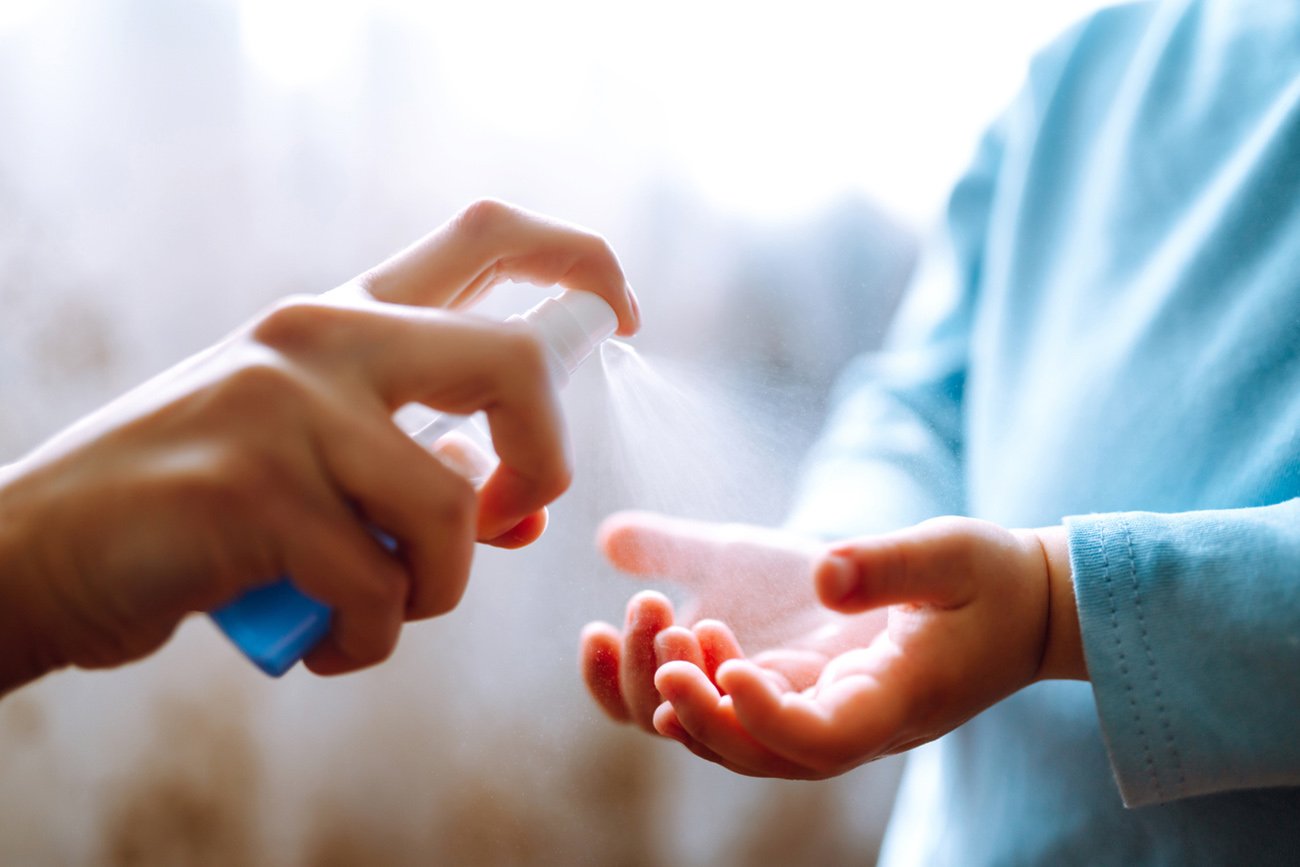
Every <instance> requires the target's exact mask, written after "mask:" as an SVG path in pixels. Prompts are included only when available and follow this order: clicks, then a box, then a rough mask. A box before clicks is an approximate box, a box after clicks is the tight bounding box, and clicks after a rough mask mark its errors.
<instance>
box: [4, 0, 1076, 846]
mask: <svg viewBox="0 0 1300 867" xmlns="http://www.w3.org/2000/svg"><path fill="white" fill-rule="evenodd" d="M1097 5H1100V4H1098V3H1096V2H1095V0H1048V2H1044V0H988V2H983V3H969V2H958V0H912V2H909V3H897V2H886V0H859V2H829V0H806V2H803V3H799V4H792V3H768V2H761V0H746V2H739V0H737V2H729V0H728V2H723V0H716V2H715V0H693V2H688V0H660V2H657V3H653V4H650V3H612V2H609V0H601V2H597V0H551V2H539V0H532V2H528V0H486V2H484V0H480V2H441V0H430V2H418V0H373V2H362V0H96V2H92V0H86V2H80V3H78V2H63V0H0V462H5V461H10V460H13V459H16V458H17V457H19V456H20V455H22V454H23V453H24V452H25V451H26V450H27V449H29V448H31V447H32V446H34V445H35V444H37V443H38V442H40V441H41V439H43V438H44V437H46V436H48V435H49V434H51V433H52V432H54V431H55V430H57V429H58V428H60V427H61V426H63V425H65V424H67V423H68V422H70V421H72V420H73V419H75V418H76V417H77V416H79V415H80V414H82V413H85V412H87V411H89V410H91V409H93V408H94V407H96V406H98V405H99V404H101V403H103V402H105V401H107V400H108V399H110V398H111V397H113V396H114V395H116V394H118V393H120V392H121V391H123V390H125V389H127V388H129V387H131V386H132V385H135V384H137V383H139V382H140V381H142V380H144V379H145V378H147V377H148V376H150V375H151V374H153V373H155V372H157V371H159V370H161V369H163V368H164V367H166V366H168V365H170V364H172V363H174V362H176V361H178V360H180V359H181V358H183V357H185V356H186V355H188V354H190V353H193V352H195V351H197V350H198V349H200V348H202V347H204V346H206V345H207V344H209V343H211V342H213V341H214V340H217V339H219V338H220V337H221V336H222V335H224V334H225V333H227V332H228V331H230V330H231V329H232V328H234V327H236V326H237V325H238V324H239V323H241V322H242V321H244V320H246V319H247V318H249V317H250V316H252V315H254V314H255V313H256V312H257V311H258V310H259V309H260V308H261V307H263V306H264V305H265V304H267V303H268V302H270V301H271V300H272V299H274V298H276V297H278V296H281V295H284V294H286V293H290V292H320V291H324V290H326V289H329V288H330V287H332V286H335V285H337V284H339V283H341V282H343V281H344V280H346V279H348V278H349V277H351V276H353V275H354V274H356V273H357V272H359V271H361V270H362V269H364V268H365V267H367V266H369V265H371V264H373V263H375V262H377V261H379V260H380V259H382V258H384V257H385V256H387V255H388V254H390V253H392V252H394V251H395V250H396V249H398V248H400V247H402V246H404V245H405V244H406V243H409V242H410V241H412V240H414V239H415V238H417V237H419V236H420V235H422V234H424V233H425V232H427V231H428V230H429V229H431V228H433V227H434V226H436V225H437V224H439V223H441V222H442V221H443V220H445V219H447V218H448V217H449V216H451V215H452V214H453V213H454V212H455V211H456V210H457V209H458V208H460V207H461V206H463V205H464V204H466V203H467V202H468V201H470V200H471V199H473V198H475V197H478V196H483V195H492V196H497V197H500V198H504V199H507V200H510V201H513V202H517V203H519V204H522V205H524V206H527V207H529V208H532V209H535V210H539V211H543V212H547V213H550V214H554V215H556V216H559V217H562V218H565V219H568V220H571V221H574V222H578V223H582V224H584V225H587V226H590V227H592V228H595V229H597V230H598V231H600V232H602V233H603V234H605V235H606V237H608V238H609V239H610V241H611V242H612V243H613V245H614V247H615V249H617V250H618V251H619V254H620V256H621V258H622V261H623V264H624V266H625V269H626V271H627V273H628V275H629V277H630V279H631V281H632V283H633V285H634V286H635V287H636V289H637V290H638V292H639V295H640V298H641V301H642V307H643V313H644V320H645V331H644V333H643V335H642V336H640V337H638V338H636V340H635V341H634V342H635V345H636V346H637V348H638V350H639V351H641V352H642V353H643V354H644V355H646V356H647V357H648V358H650V359H651V362H650V363H651V365H652V367H653V369H654V370H655V371H656V372H657V374H656V375H657V376H661V377H662V381H661V382H660V383H659V384H658V385H656V386H655V387H654V388H651V389H648V390H647V391H646V393H645V394H643V395H641V398H640V399H639V400H638V401H634V404H635V407H636V408H637V412H638V413H640V414H639V415H637V416H636V417H635V418H634V419H633V422H635V424H636V427H637V433H638V437H637V438H636V440H635V441H634V443H633V446H629V444H628V442H625V441H622V439H621V438H625V437H626V434H627V430H626V427H627V424H628V418H627V417H626V415H627V414H626V412H624V413H622V420H621V422H616V420H615V418H614V417H615V416H616V415H618V414H617V413H614V412H612V411H611V406H612V403H611V393H610V388H611V387H615V388H620V387H626V386H625V385H620V384H619V383H617V382H611V381H609V379H608V378H607V377H605V376H604V375H603V374H602V370H601V369H600V367H599V366H598V365H594V364H593V365H589V366H588V367H590V368H591V369H590V370H588V369H584V370H583V371H580V374H579V376H577V377H575V381H574V383H573V384H572V386H571V387H570V389H569V391H568V393H567V394H566V403H567V408H568V411H569V418H570V423H571V427H572V433H573V437H574V441H575V448H576V451H577V455H578V474H577V479H576V481H575V484H574V487H573V489H572V490H571V491H570V492H569V493H568V494H566V495H565V497H564V498H563V499H561V500H560V501H559V502H558V503H557V504H556V505H555V506H554V507H553V510H552V519H553V520H552V526H551V528H550V530H549V531H548V533H547V534H546V536H545V537H544V538H543V539H542V540H541V541H540V542H539V543H537V544H536V545H534V546H532V547H531V548H530V549H527V550H524V551H519V552H501V551H496V550H482V551H480V552H479V557H478V560H477V562H476V565H475V575H474V579H473V581H472V582H471V585H470V590H469V592H468V594H467V596H466V599H465V602H464V604H463V605H462V606H461V607H460V608H459V609H458V610H457V611H455V612H454V613H452V614H451V615H449V616H447V617H445V618H442V619H440V620H437V621H433V622H429V623H424V624H420V625H417V626H415V627H414V628H410V629H408V630H407V632H406V634H405V635H404V637H403V639H402V643H401V646H400V647H399V649H398V652H397V654H396V656H395V657H394V659H393V660H392V661H390V662H389V663H387V664H386V665H384V666H381V667H379V668H378V669H375V670H373V671H370V672H366V673H363V674H359V675H355V676H351V677H348V678H345V679H339V680H329V681H324V680H316V679H313V678H311V677H310V676H308V675H306V674H305V673H303V672H302V671H295V672H291V673H290V674H289V675H288V676H287V677H285V678H284V679H283V680H281V681H270V680H268V679H266V678H264V677H263V676H262V675H260V674H259V673H257V672H256V671H255V670H254V669H253V668H252V667H251V666H250V665H249V664H247V663H246V662H244V661H243V660H242V659H241V658H240V657H238V656H237V654H236V653H235V651H234V650H233V649H232V648H231V647H230V646H228V645H227V644H226V643H225V642H224V640H223V638H222V637H221V636H220V635H219V634H218V633H217V632H216V630H215V629H214V628H213V627H212V625H211V624H210V623H209V622H208V621H207V620H206V618H201V617H196V618H193V619H192V620H191V621H189V622H187V624H186V625H185V626H184V627H183V628H182V629H181V631H180V632H179V633H178V635H177V636H176V638H175V639H174V640H173V641H172V642H171V644H170V645H169V646H168V647H167V648H166V649H165V651H164V652H162V653H161V654H159V655H158V656H156V657H154V658H152V659H150V660H148V661H146V662H143V663H140V664H137V665H134V666H130V667H128V668H126V669H123V670H119V671H114V672H105V673H94V674H86V673H80V672H67V673H61V674H58V675H56V676H53V677H50V678H47V679H45V680H44V681H42V682H39V683H37V684H35V685H32V686H30V687H28V688H26V689H24V690H21V691H19V692H17V693H15V694H13V695H11V696H9V697H7V698H6V699H5V700H4V701H3V702H0V863H3V864H6V865H9V864H14V865H28V864H31V865H45V864H55V865H63V864H108V865H189V864H198V865H207V864H212V865H217V864H220V865H266V864H277V865H278V864H287V865H304V867H326V865H340V867H342V865H352V864H368V865H373V864H399V865H403V864H471V865H479V864H482V865H496V864H502V865H505V864H571V865H585V864H593V865H605V864H611V865H614V864H616V865H647V867H649V865H661V864H663V865H667V864H674V865H677V864H680V865H767V864H772V865H777V864H780V865H798V864H819V865H823V864H831V863H833V864H872V863H874V859H875V853H876V849H877V846H878V842H879V838H880V834H881V832H882V830H883V827H884V822H885V821H886V819H887V817H888V811H889V805H890V801H891V798H892V791H893V786H894V784H895V780H896V777H897V773H898V765H897V763H888V762H887V763H881V764H877V765H872V766H869V767H866V768H863V769H860V770H859V771H857V772H855V773H853V774H849V775H847V776H846V777H843V778H841V779H839V780H836V781H832V782H829V783H820V784H797V783H772V782H761V781H753V780H748V779H743V778H739V777H735V776H732V775H730V774H728V773H727V772H725V771H722V770H720V769H717V768H714V767H712V766H709V765H705V764H703V763H700V762H698V761H697V760H695V759H692V758H690V757H689V756H688V755H687V754H685V752H684V751H681V750H680V749H673V747H674V746H675V745H673V744H668V743H662V742H659V741H657V740H655V739H652V738H650V737H648V736H645V735H643V734H640V733H638V732H632V731H630V730H627V729H621V728H619V727H617V726H614V725H612V724H608V723H606V722H605V721H604V720H603V719H601V718H599V717H598V714H597V713H596V712H595V710H594V706H593V705H591V704H590V703H589V702H588V700H587V699H586V696H585V694H584V691H583V688H582V685H581V683H580V681H579V679H578V676H577V672H576V663H575V655H576V642H577V634H578V630H579V629H580V628H581V626H582V624H583V623H584V622H586V621H587V620H590V619H595V618H602V619H607V620H611V621H614V622H618V621H619V619H620V618H621V613H622V608H623V605H624V604H625V602H626V599H627V598H628V596H630V595H631V593H632V592H634V591H635V590H636V589H639V585H637V584H635V583H634V582H632V581H631V580H629V579H627V578H624V577H620V576H618V575H616V574H615V573H613V571H612V570H610V569H609V568H608V567H606V566H604V565H602V563H601V562H600V560H599V558H598V557H597V555H596V552H595V551H594V549H593V547H592V544H591V539H592V534H593V532H594V529H595V526H596V524H597V523H598V521H599V519H600V518H601V517H602V516H603V515H604V514H606V513H608V512H609V511H611V510H613V509H616V508H621V507H625V506H637V507H648V508H659V509H666V510H669V511H679V512H683V513H691V514H694V515H696V516H699V517H708V518H717V519H725V520H747V521H754V522H759V523H766V524H779V523H780V521H781V518H782V514H783V511H784V509H785V508H786V506H787V505H788V498H789V495H790V490H791V486H792V482H793V479H794V476H795V473H796V472H797V466H798V461H799V457H800V454H801V451H802V449H803V448H804V446H805V445H806V444H807V443H808V441H809V440H810V439H811V437H812V436H813V435H814V434H815V431H816V428H817V426H818V424H819V421H820V418H821V413H822V411H823V406H824V401H825V395H826V390H827V388H828V385H829V383H830V382H831V380H832V378H833V376H834V373H835V371H836V369H837V368H838V367H839V366H840V365H841V364H842V363H843V362H844V361H845V360H846V359H847V358H849V357H850V356H852V355H854V354H856V353H858V352H861V351H865V350H870V349H871V348H873V347H874V346H876V345H877V344H878V342H879V340H880V337H881V335H882V333H883V331H884V329H885V327H886V325H887V323H888V319H889V316H890V313H891V311H892V309H893V306H894V304H895V302H896V300H897V298H898V295H899V293H900V292H901V290H902V288H903V286H904V284H905V282H906V280H907V276H908V273H909V271H910V269H911V267H912V264H913V262H914V259H915V256H916V251H917V247H918V244H919V239H920V238H922V237H923V235H924V232H925V230H926V228H927V226H928V225H929V224H930V223H931V222H932V220H933V219H934V217H935V215H936V214H937V212H938V210H939V208H940V207H941V206H942V202H943V198H944V195H945V193H946V190H947V188H948V186H949V185H950V184H951V183H952V181H953V180H954V179H955V177H956V176H957V174H958V172H959V171H960V169H961V167H962V165H963V163H964V162H965V160H966V159H967V158H968V156H969V154H970V153H971V151H972V149H973V147H974V144H975V142H976V140H977V137H978V135H979V133H980V131H981V128H982V127H983V126H984V125H985V124H986V123H987V122H988V121H989V120H990V119H992V118H993V117H994V116H995V114H996V113H997V111H998V110H999V109H1000V107H1001V106H1002V105H1003V104H1004V103H1005V102H1006V101H1007V100H1008V99H1009V98H1010V97H1011V95H1012V94H1013V92H1014V90H1015V88H1016V86H1017V85H1018V82H1019V81H1020V79H1021V77H1022V76H1023V73H1024V70H1025V67H1026V64H1027V62H1028V59H1029V57H1030V56H1031V55H1032V53H1033V51H1034V50H1035V49H1036V48H1038V47H1039V46H1041V45H1042V44H1043V43H1044V42H1045V41H1047V40H1048V39H1050V38H1051V37H1052V35H1053V34H1055V33H1056V32H1057V31H1059V30H1060V29H1062V28H1063V27H1065V26H1066V25H1068V24H1069V23H1070V22H1072V21H1073V20H1075V19H1077V18H1078V17H1079V16H1081V15H1082V14H1084V13H1086V12H1087V11H1089V10H1090V9H1091V8H1092V7H1094V6H1097ZM537 297H538V295H537V292H536V290H528V289H525V288H519V287H504V288H502V289H500V290H498V292H497V293H496V295H495V297H493V298H492V299H491V300H490V301H489V302H488V304H486V305H485V312H486V313H487V314H488V315H495V316H500V315H505V314H507V313H509V312H513V311H517V310H522V309H523V308H524V307H526V306H528V305H529V304H531V303H532V302H533V301H534V300H535V299H536V298H537ZM625 409H626V406H625Z"/></svg>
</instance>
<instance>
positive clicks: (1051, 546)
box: [654, 518, 1087, 779]
mask: <svg viewBox="0 0 1300 867" xmlns="http://www.w3.org/2000/svg"><path fill="white" fill-rule="evenodd" d="M815 574H816V586H817V591H818V594H819V595H820V597H821V600H822V602H823V603H824V604H826V606H827V607H829V608H831V609H833V610H836V611H839V612H844V613H849V612H859V611H864V610H868V609H872V608H877V607H881V606H889V607H888V616H889V623H888V629H887V630H886V631H884V632H883V633H881V634H879V635H878V636H877V637H876V638H875V639H874V640H873V641H872V642H870V643H869V644H866V645H864V646H861V647H857V648H854V649H852V650H849V651H847V652H845V653H843V654H841V655H839V656H837V657H836V658H835V659H833V660H831V661H830V662H829V663H828V664H827V665H826V666H825V668H824V670H823V671H822V673H821V675H820V677H819V678H818V680H817V682H816V683H815V684H814V685H812V686H811V687H810V688H808V689H804V690H802V691H796V690H792V689H789V688H788V686H787V685H785V684H782V683H780V682H778V681H776V680H774V679H773V678H772V677H771V676H770V674H769V673H768V672H766V671H765V670H764V669H763V668H762V667H761V666H760V665H756V664H755V663H754V662H750V661H745V660H742V659H733V660H730V661H728V662H726V663H724V664H722V665H720V666H719V667H718V669H717V670H716V672H714V673H713V675H712V677H710V676H709V673H708V672H707V671H704V670H702V669H701V668H700V667H699V666H698V665H694V664H689V663H688V662H681V661H674V662H668V663H667V664H665V665H663V666H662V667H661V668H660V669H659V670H658V672H657V674H656V678H655V684H656V686H657V688H658V690H659V692H660V693H661V694H662V695H663V696H664V697H665V699H666V702H665V704H663V705H662V706H660V707H659V708H658V710H657V711H656V713H655V716H654V724H655V726H656V728H657V729H658V730H659V731H660V732H661V733H663V734H665V735H668V736H670V737H673V738H675V739H677V740H680V741H681V742H682V743H684V744H685V745H686V746H687V747H688V748H689V749H691V750H692V752H694V753H696V754H697V755H700V756H702V757H704V758H707V759H710V760H711V761H715V762H717V763H719V764H722V765H724V766H726V767H728V768H731V769H732V770H735V771H737V772H739V773H744V774H750V775H756V776H774V777H786V778H795V779H820V778H824V777H829V776H834V775H837V774H841V773H843V772H845V771H847V770H850V769H851V768H854V767H857V766H858V765H860V764H863V763H864V762H868V761H871V760H872V759H875V758H878V757H880V756H884V755H889V754H891V753H897V752H901V751H903V750H907V749H911V748H912V747H915V746H919V745H920V744H923V743H926V742H927V741H930V740H933V739H935V738H938V737H940V736H942V735H943V734H946V733H947V732H949V731H951V730H952V729H954V728H956V727H957V726H959V725H961V724H962V723H963V722H965V721H966V720H968V719H970V718H971V717H973V716H975V715H976V714H978V713H980V712H981V711H983V710H984V709H986V708H988V707H990V706H991V705H993V704H995V703H996V702H998V701H1000V700H1002V699H1003V698H1005V697H1007V696H1009V695H1011V694H1012V693H1014V692H1016V691H1017V690H1019V689H1021V688H1023V687H1025V686H1028V685H1029V684H1031V683H1033V682H1035V681H1037V680H1042V679H1048V678H1076V679H1083V680H1086V679H1087V670H1086V667H1085V666H1084V662H1083V650H1082V643H1081V641H1080V638H1079V625H1078V615H1077V613H1076V610H1075V606H1074V596H1073V589H1072V587H1071V584H1070V565H1069V553H1068V543H1067V541H1066V538H1065V533H1064V530H1063V529H1062V528H1059V527H1055V528H1050V529H1046V530H1038V531H1034V530H1018V531H1008V530H1004V529H1002V528H1001V527H998V526H996V525H994V524H990V523H987V522H983V521H974V520H969V519H962V518H944V519H938V520H935V521H928V522H925V523H923V524H920V525H918V526H917V527H914V528H912V529H909V530H904V531H901V532H898V533H892V534H888V535H884V536H875V537H868V538H863V539H858V540H853V541H850V542H845V543H842V544H839V545H836V546H834V547H832V548H831V549H829V551H828V552H826V553H825V554H824V555H823V556H821V557H820V558H819V559H818V562H817V564H816V567H815Z"/></svg>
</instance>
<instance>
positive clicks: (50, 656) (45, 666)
mask: <svg viewBox="0 0 1300 867" xmlns="http://www.w3.org/2000/svg"><path fill="white" fill-rule="evenodd" d="M16 475H17V470H16V468H15V467H13V466H12V465H10V466H5V467H0V696H3V695H4V694H6V693H8V692H11V691H12V690H14V689H16V688H18V687H20V686H22V685H23V684H25V683H29V682H31V681H33V680H36V679H37V678H39V677H41V676H42V675H44V674H47V673H48V672H50V671H53V670H54V669H56V668H61V667H63V665H65V664H66V663H65V662H64V661H62V660H60V658H59V656H58V654H57V653H55V652H53V650H52V649H51V648H50V646H49V645H48V644H47V642H45V641H44V640H43V636H42V632H43V628H42V626H41V622H42V620H43V616H44V615H43V606H41V605H40V604H39V601H38V599H37V598H36V596H37V594H36V593H35V591H36V590H38V589H39V588H38V587H36V586H34V584H33V582H34V581H36V580H37V576H35V575H34V574H33V573H32V570H31V568H30V566H31V564H30V557H29V556H28V555H29V551H28V547H29V544H30V540H29V539H27V538H26V537H27V535H28V534H27V533H26V532H25V529H24V526H23V522H22V521H21V520H19V519H18V518H17V516H15V515H14V514H12V513H11V509H10V506H11V501H12V496H11V494H12V490H11V489H12V485H13V481H14V479H15V477H16Z"/></svg>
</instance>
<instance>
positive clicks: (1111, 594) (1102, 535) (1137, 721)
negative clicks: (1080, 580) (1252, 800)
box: [1097, 521, 1164, 801]
mask: <svg viewBox="0 0 1300 867" xmlns="http://www.w3.org/2000/svg"><path fill="white" fill-rule="evenodd" d="M1125 529H1126V531H1127V525H1126V526H1125ZM1097 530H1098V541H1099V542H1100V543H1101V562H1102V568H1103V574H1104V576H1105V580H1106V598H1107V600H1108V601H1109V602H1110V631H1111V634H1112V635H1114V636H1115V655H1116V657H1117V658H1118V659H1119V674H1120V681H1121V682H1122V683H1123V684H1124V694H1125V695H1127V696H1128V704H1129V707H1130V708H1132V709H1133V725H1134V726H1135V727H1136V728H1137V733H1138V742H1139V743H1140V744H1142V755H1143V756H1144V757H1145V759H1146V766H1147V772H1148V773H1149V774H1150V776H1151V786H1152V788H1154V789H1155V792H1156V799H1157V800H1160V801H1163V800H1164V796H1163V795H1162V793H1161V791H1160V774H1159V773H1158V772H1157V771H1156V762H1155V758H1154V757H1153V756H1152V755H1151V746H1150V745H1149V744H1148V743H1147V733H1146V729H1145V728H1144V727H1143V725H1142V709H1141V706H1140V705H1139V704H1138V700H1137V695H1136V694H1135V693H1134V691H1133V683H1132V681H1130V680H1129V667H1128V657H1127V656H1126V655H1125V653H1124V646H1123V642H1122V639H1121V634H1120V628H1119V606H1118V605H1117V604H1116V602H1115V582H1114V576H1112V575H1111V568H1110V548H1109V546H1108V545H1107V544H1106V522H1105V521H1102V522H1099V523H1098V525H1097ZM1131 552H1132V548H1131V546H1130V554H1131ZM1133 580H1134V582H1135V584H1136V581H1137V574H1136V572H1134V578H1133ZM1138 612H1139V617H1140V616H1141V609H1140V608H1139V609H1138ZM1144 634H1145V633H1144Z"/></svg>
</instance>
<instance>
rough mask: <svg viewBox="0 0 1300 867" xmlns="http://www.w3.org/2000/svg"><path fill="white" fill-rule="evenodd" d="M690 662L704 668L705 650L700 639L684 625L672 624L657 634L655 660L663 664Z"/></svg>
mask: <svg viewBox="0 0 1300 867" xmlns="http://www.w3.org/2000/svg"><path fill="white" fill-rule="evenodd" d="M674 661H681V662H689V663H690V664H691V665H695V666H698V667H699V668H700V669H701V670H702V669H703V668H704V651H703V650H702V649H701V648H700V640H699V639H698V638H696V637H695V633H694V632H691V631H690V630H689V629H687V628H686V627H684V626H670V627H668V628H667V629H665V630H664V631H662V632H660V633H659V634H658V635H656V636H655V662H657V663H658V664H659V665H663V664H664V663H667V662H674Z"/></svg>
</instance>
